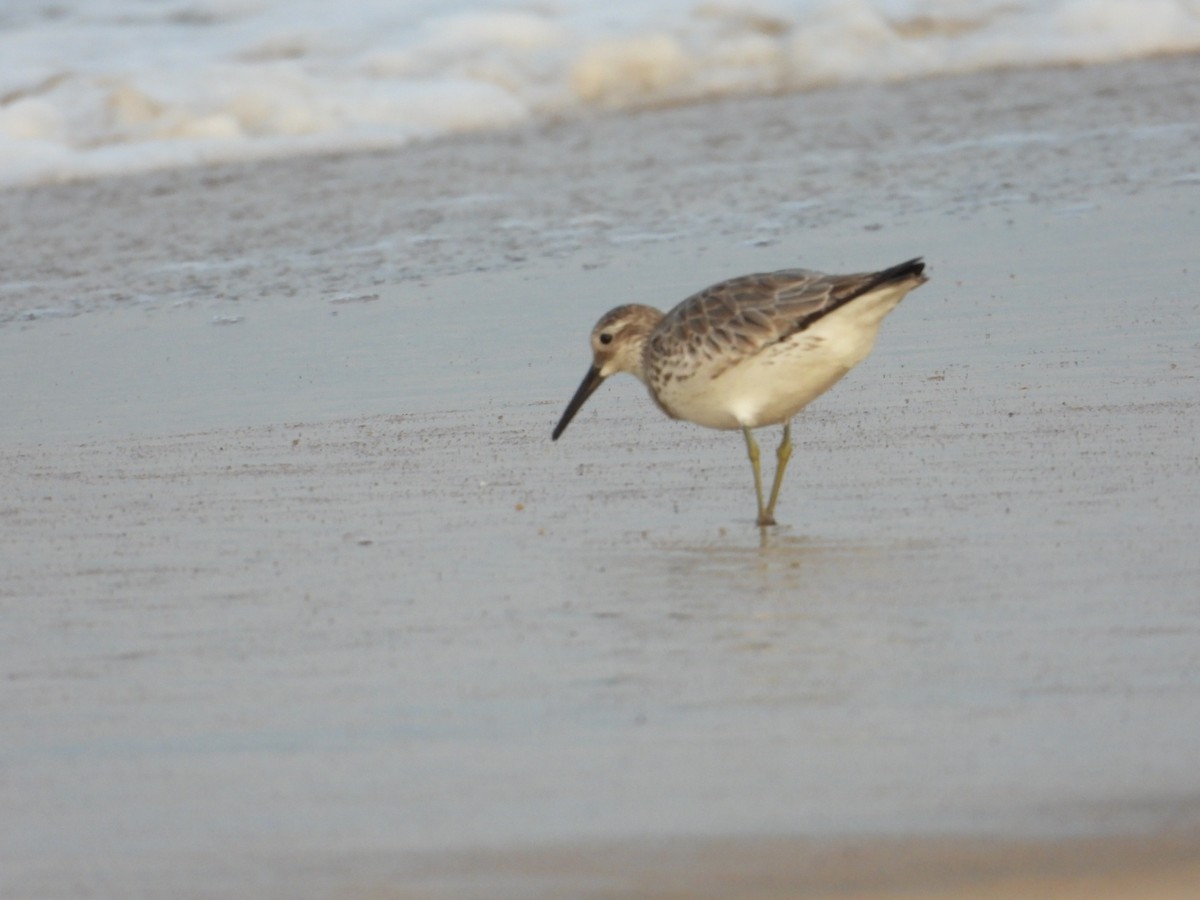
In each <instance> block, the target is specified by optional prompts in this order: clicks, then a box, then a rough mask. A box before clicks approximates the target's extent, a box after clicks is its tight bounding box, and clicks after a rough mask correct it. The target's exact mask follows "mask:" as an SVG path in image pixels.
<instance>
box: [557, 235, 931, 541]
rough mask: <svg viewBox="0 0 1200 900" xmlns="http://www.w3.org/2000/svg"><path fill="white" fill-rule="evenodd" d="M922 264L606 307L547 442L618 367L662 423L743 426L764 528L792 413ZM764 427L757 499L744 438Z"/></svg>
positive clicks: (780, 279)
mask: <svg viewBox="0 0 1200 900" xmlns="http://www.w3.org/2000/svg"><path fill="white" fill-rule="evenodd" d="M924 270H925V263H924V262H922V261H921V259H920V257H918V258H916V259H910V260H909V261H908V262H903V263H900V264H899V265H897V266H892V267H891V268H890V269H883V270H882V271H879V272H864V273H859V274H854V275H826V274H824V273H823V272H814V271H811V270H809V269H784V270H782V271H779V272H764V273H761V274H757V275H743V276H741V277H739V278H732V279H730V280H728V281H722V282H720V283H718V284H714V285H713V286H712V287H709V288H705V289H704V290H702V291H700V292H699V293H698V294H693V295H692V296H690V297H688V298H687V299H686V300H684V301H683V302H682V303H680V304H679V305H678V306H676V307H675V308H674V309H672V310H671V311H670V312H668V313H666V314H664V313H662V312H661V311H659V310H657V309H654V308H653V307H650V306H640V305H636V304H631V305H626V306H618V307H616V308H615V309H612V310H609V311H608V312H606V313H605V314H604V315H603V316H601V318H600V321H599V322H597V323H596V327H595V328H593V329H592V365H591V368H589V369H588V372H587V374H586V375H585V376H584V377H583V381H582V383H580V385H579V389H578V390H577V391H575V396H573V397H572V398H571V402H570V403H568V404H567V408H566V409H565V410H564V411H563V414H562V418H561V419H559V422H558V425H557V426H556V427H555V429H554V433H553V435H552V440H556V441H557V440H558V438H559V436H561V435H562V433H563V431H564V430H565V429H566V427H567V425H569V424H570V423H571V419H572V418H574V416H575V414H576V413H577V412H579V409H580V407H582V406H583V404H584V403H585V402H586V401H587V399H588V397H590V396H591V395H592V394H593V393H594V392H595V390H596V388H598V387H599V386H600V385H601V383H603V381H604V380H605V379H606V378H608V377H609V376H610V375H616V374H617V373H618V372H628V373H630V374H631V375H635V376H637V378H638V379H639V380H641V382H642V383H643V384H645V385H646V387H647V388H648V389H649V391H650V396H651V397H653V398H654V402H655V403H657V404H658V406H659V408H660V409H661V410H662V411H663V412H665V413H666V414H667V415H668V416H670V417H671V418H673V419H684V420H686V421H688V422H695V423H696V424H697V425H703V426H705V427H706V428H722V429H729V430H732V429H736V428H740V429H741V430H742V435H743V436H744V437H745V439H746V452H747V453H748V454H749V456H750V465H751V467H752V468H753V469H754V493H755V497H756V499H757V500H758V524H759V525H760V526H767V525H774V524H775V502H776V501H777V500H778V499H779V488H780V485H782V484H783V474H784V472H785V471H786V470H787V464H788V460H789V459H791V456H792V417H793V416H795V415H796V413H798V412H799V411H800V410H802V409H803V408H804V407H805V406H807V405H808V404H809V403H811V402H812V401H813V400H814V399H816V398H817V397H819V396H820V395H821V394H823V393H825V391H827V390H829V389H830V388H831V387H833V385H834V384H836V383H837V381H838V380H839V379H840V378H841V377H842V376H843V375H845V374H846V373H847V372H849V371H850V370H851V369H852V368H854V366H856V365H857V364H858V363H860V362H862V361H863V359H865V358H866V356H867V354H868V353H870V352H871V347H872V346H873V345H874V344H875V336H876V334H878V332H879V325H880V323H881V322H882V321H883V318H884V316H886V315H887V314H888V313H890V312H891V311H892V310H893V309H895V308H896V305H897V304H898V303H899V302H900V301H901V300H902V299H904V296H905V294H907V293H908V292H909V291H911V290H913V288H916V287H919V286H920V285H922V284H924V283H925V282H926V281H928V279H927V278H926V277H925V275H924V274H923V273H924ZM764 425H783V439H782V440H781V441H780V444H779V449H778V450H777V451H776V459H777V464H776V467H775V478H774V481H773V483H772V485H771V494H770V499H769V500H768V501H767V503H766V504H764V503H763V488H762V472H761V470H760V468H759V456H760V454H759V449H758V442H757V441H755V439H754V434H753V429H755V428H759V427H762V426H764Z"/></svg>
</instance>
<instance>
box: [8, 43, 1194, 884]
mask: <svg viewBox="0 0 1200 900" xmlns="http://www.w3.org/2000/svg"><path fill="white" fill-rule="evenodd" d="M1198 64H1200V60H1198V59H1197V58H1196V57H1194V56H1192V57H1167V58H1162V59H1152V60H1148V61H1141V62H1133V63H1124V64H1113V65H1104V66H1089V67H1072V68H1055V69H1040V70H1026V71H1011V72H1000V73H992V74H977V75H965V76H955V77H946V78H939V79H927V80H922V81H915V82H909V83H899V84H892V85H878V86H866V87H836V88H830V89H828V90H821V91H813V92H810V93H801V94H783V95H780V96H771V97H752V98H742V99H736V98H735V99H725V100H721V101H717V102H712V103H700V104H694V105H687V106H682V107H675V108H668V109H657V110H654V109H652V110H646V111H644V112H640V113H637V114H634V115H628V114H626V115H621V116H611V117H599V118H584V117H580V118H572V117H566V118H564V119H562V120H561V121H557V122H554V123H551V124H541V125H529V126H524V127H521V128H518V129H514V130H509V131H499V132H495V133H490V134H482V135H473V136H464V137H455V138H448V139H444V140H439V141H432V142H428V143H424V144H414V145H410V146H408V147H405V148H401V149H398V150H390V151H387V152H376V153H365V154H353V155H342V156H308V157H296V158H291V159H284V160H278V161H272V162H260V163H247V164H239V165H230V166H224V167H212V168H194V169H177V170H170V171H163V172H157V173H149V174H143V175H137V176H131V177H121V178H109V179H101V180H95V181H81V182H78V183H71V184H61V185H48V186H40V187H28V188H11V189H7V190H4V191H3V192H0V238H2V239H0V273H3V274H2V276H0V323H2V324H0V380H2V381H3V383H4V384H5V385H6V386H7V390H6V391H5V398H4V400H3V403H2V406H0V410H2V416H0V418H2V420H3V424H2V425H0V460H2V463H0V534H2V535H3V548H4V549H3V568H4V578H3V579H2V580H0V610H2V611H3V616H4V620H5V628H4V629H3V630H0V659H3V679H4V685H5V689H4V692H3V700H2V701H0V760H2V762H3V765H2V766H0V773H2V774H0V794H2V796H3V803H2V804H0V805H2V806H3V809H4V813H3V814H2V815H0V897H3V898H6V900H7V898H13V900H17V898H46V900H49V898H77V897H123V898H139V897H146V898H149V897H172V898H179V897H195V898H216V897H234V896H253V897H258V898H338V900H348V898H355V900H359V898H361V900H366V898H371V900H383V898H400V897H466V896H488V897H496V896H499V897H506V896H511V897H540V896H546V897H550V896H554V897H568V896H569V897H633V896H638V897H641V896H656V897H686V896H699V897H709V896H712V897H717V896H745V897H752V896H761V897H798V896H806V897H827V896H829V897H832V896H836V897H876V896H898V895H903V896H905V897H931V898H932V897H937V898H941V897H997V898H998V897H1033V896H1047V897H1049V896H1054V897H1072V896H1079V897H1084V896H1087V897H1111V898H1118V897H1120V898H1132V897H1143V896H1154V897H1166V898H1172V897H1180V898H1182V897H1191V896H1195V894H1196V886H1197V885H1198V884H1200V868H1198V867H1197V863H1196V860H1197V859H1200V766H1198V765H1197V760H1198V759H1200V725H1198V724H1197V716H1196V710H1197V709H1198V708H1200V557H1198V556H1197V554H1196V546H1197V541H1198V539H1200V513H1198V512H1197V510H1200V441H1198V438H1197V434H1198V432H1197V427H1196V422H1197V413H1198V412H1200V389H1198V388H1200V343H1198V340H1200V338H1198V335H1200V299H1198V298H1200V282H1198V276H1200V261H1198V260H1197V250H1196V248H1197V246H1200V245H1198V243H1197V236H1198V235H1200V154H1198V151H1197V149H1196V148H1197V147H1200V125H1198V124H1197V116H1196V110H1197V109H1200V82H1198V81H1197V79H1196V78H1195V72H1196V67H1197V65H1198ZM916 255H923V256H924V257H925V259H926V261H927V263H928V265H929V274H930V275H931V281H930V283H929V284H928V285H926V286H924V287H922V288H921V289H920V290H918V291H916V292H914V293H913V294H912V295H910V296H909V297H908V298H907V299H906V300H905V301H904V303H903V305H902V306H901V307H900V308H899V309H898V310H897V311H896V312H895V313H894V314H893V315H892V316H891V317H890V318H889V320H888V321H887V322H886V323H885V326H884V328H883V331H882V333H881V336H880V339H879V342H878V345H877V347H876V349H875V351H874V353H873V355H872V356H871V357H870V358H869V359H868V360H867V361H866V362H865V363H863V364H862V365H861V366H860V367H859V368H858V369H856V370H855V371H854V372H853V373H852V374H851V375H850V376H849V377H848V378H847V379H846V380H845V381H844V382H843V383H841V384H840V385H838V386H837V387H836V388H835V389H834V390H833V391H831V392H830V393H829V394H828V395H826V396H825V397H823V398H821V399H820V400H818V401H817V402H816V403H814V404H813V405H812V407H810V408H809V409H808V410H806V411H805V413H803V414H802V416H801V417H800V418H799V419H798V420H797V421H796V424H795V428H794V432H795V434H794V437H795V440H796V445H797V446H796V455H795V457H794V459H793V463H792V465H793V467H794V468H793V469H792V471H791V472H790V474H789V477H788V482H787V483H786V485H785V488H784V492H783V496H782V499H781V501H780V507H779V510H778V515H779V519H780V522H781V524H780V526H779V527H777V528H775V529H770V530H767V531H762V530H760V529H758V528H756V527H755V526H754V524H753V518H754V501H753V492H752V486H751V483H750V474H749V467H748V465H747V464H746V461H745V451H744V447H743V445H742V442H741V440H740V438H739V436H738V435H737V434H736V433H722V432H715V431H706V430H703V429H700V428H697V427H695V426H691V425H687V424H682V423H677V422H671V421H669V420H667V419H666V418H665V417H664V416H662V414H661V413H660V412H659V411H658V410H657V409H656V408H655V407H654V405H653V403H652V402H651V401H650V400H649V399H648V398H647V397H646V396H645V391H644V389H643V388H642V387H641V386H640V385H639V384H637V383H636V382H635V381H634V380H633V379H631V378H626V379H614V380H613V381H612V382H611V383H610V384H608V385H606V386H605V387H604V388H603V389H602V390H601V392H599V393H598V394H597V395H596V396H595V397H594V398H593V399H592V400H591V401H590V402H589V404H588V406H587V407H586V408H585V409H584V411H583V412H582V413H581V414H580V416H579V417H578V419H577V420H576V421H575V422H574V423H573V424H572V426H571V428H570V430H569V431H568V432H567V433H566V434H565V435H564V437H563V438H562V439H561V440H559V441H558V442H555V443H552V442H551V441H550V431H551V429H552V428H553V426H554V424H555V422H556V421H557V419H558V416H559V414H560V413H561V411H562V409H563V406H564V405H565V403H566V401H567V399H568V398H569V397H570V394H571V392H572V391H573V390H574V388H575V386H576V384H577V383H578V381H579V378H580V376H582V374H583V372H584V369H585V368H586V366H587V364H588V362H589V356H588V344H587V336H588V332H589V330H590V328H591V326H592V324H593V323H594V321H595V319H596V318H597V317H598V316H599V315H600V314H601V313H602V312H603V311H605V310H606V309H608V308H609V307H611V306H614V305H616V304H617V303H622V302H640V303H649V304H652V305H657V306H660V307H668V306H670V305H673V304H674V303H675V302H677V301H678V300H680V299H682V298H683V297H684V296H686V295H688V294H689V293H691V292H692V291H694V290H697V289H699V288H701V287H704V286H705V285H707V284H709V283H711V282H714V281H717V280H719V279H721V278H724V277H728V276H731V275H735V274H740V273H743V272H750V271H764V270H771V269H778V268H785V267H792V266H806V267H813V268H819V269H824V270H828V271H856V270H862V269H870V268H881V267H883V266H886V265H889V264H893V263H897V262H900V261H901V260H904V259H907V258H909V257H912V256H916ZM775 440H776V437H775V435H774V434H767V433H764V435H763V443H764V447H767V446H772V445H773V443H774V441H775Z"/></svg>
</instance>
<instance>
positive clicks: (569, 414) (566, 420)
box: [550, 366, 604, 441]
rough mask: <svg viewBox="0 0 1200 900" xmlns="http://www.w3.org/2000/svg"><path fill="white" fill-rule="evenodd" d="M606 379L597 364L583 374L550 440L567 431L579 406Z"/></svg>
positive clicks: (556, 438) (555, 439) (554, 439)
mask: <svg viewBox="0 0 1200 900" xmlns="http://www.w3.org/2000/svg"><path fill="white" fill-rule="evenodd" d="M603 381H604V376H603V375H601V374H600V370H599V369H597V368H596V367H595V366H592V367H591V368H590V369H588V373H587V374H586V375H584V376H583V381H581V382H580V383H579V390H577V391H576V392H575V396H574V397H572V398H571V402H570V403H568V404H567V408H566V409H565V410H563V414H562V418H561V419H559V420H558V425H556V426H555V428H554V434H552V435H551V436H550V440H552V441H557V440H558V436H559V435H560V434H562V433H563V432H564V431H566V429H567V426H568V425H570V424H571V420H572V419H573V418H575V413H577V412H579V408H580V407H581V406H583V404H584V403H586V402H587V398H588V397H590V396H592V394H594V393H595V392H596V388H598V387H600V385H601V384H602V383H603Z"/></svg>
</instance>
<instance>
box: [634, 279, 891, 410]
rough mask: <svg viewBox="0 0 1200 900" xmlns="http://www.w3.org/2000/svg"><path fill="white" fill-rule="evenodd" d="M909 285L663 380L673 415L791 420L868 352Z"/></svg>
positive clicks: (661, 396) (663, 395)
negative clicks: (737, 356)
mask: <svg viewBox="0 0 1200 900" xmlns="http://www.w3.org/2000/svg"><path fill="white" fill-rule="evenodd" d="M907 292H908V288H907V286H906V287H905V288H904V289H902V290H888V291H879V292H876V293H874V294H869V295H867V296H864V297H860V298H859V299H857V300H855V301H853V302H851V303H848V304H846V305H845V306H843V307H841V308H840V309H837V310H835V311H834V312H832V313H830V314H829V315H827V316H825V317H824V318H822V319H819V320H818V321H817V322H814V323H813V324H812V325H811V326H810V327H809V328H808V329H806V330H805V331H802V332H800V333H799V334H796V335H793V336H792V337H791V338H789V339H787V340H785V341H782V342H780V343H777V344H772V345H771V346H769V347H767V348H765V349H763V350H761V351H759V352H758V353H756V354H754V355H752V356H748V357H746V358H745V359H742V360H741V361H740V362H736V363H735V364H733V365H729V364H728V363H729V360H720V359H716V360H713V361H711V362H710V363H707V364H706V365H705V366H702V367H700V369H699V370H698V371H696V372H695V373H694V374H693V375H692V376H691V377H688V378H685V379H673V380H671V381H669V382H668V383H666V384H664V385H662V386H661V388H660V389H659V391H658V394H657V396H656V397H655V399H656V400H657V402H658V404H659V405H660V406H661V407H662V408H663V410H664V411H666V412H667V414H668V415H671V416H674V417H675V418H677V419H686V420H687V421H689V422H695V423H696V424H697V425H703V426H705V427H707V428H728V429H732V428H741V427H743V426H749V427H750V428H757V427H759V426H761V425H776V424H780V423H782V422H786V421H788V420H789V419H791V418H792V417H793V416H794V415H796V413H798V412H799V411H800V410H802V409H803V408H804V407H805V406H807V405H808V404H809V403H811V402H812V401H813V400H815V399H816V398H817V397H819V396H821V394H823V393H825V391H827V390H829V388H831V387H833V385H834V384H836V383H837V382H838V380H839V379H840V378H841V377H842V376H843V375H845V374H846V373H847V372H849V371H850V370H851V369H852V368H854V367H855V366H856V365H858V363H860V362H862V360H863V359H864V358H866V356H867V354H868V353H870V352H871V348H872V347H873V346H874V344H875V336H876V335H877V334H878V333H879V325H880V323H881V322H882V321H883V317H884V316H886V315H887V314H888V313H889V312H891V311H892V310H893V309H894V308H895V307H896V304H897V303H899V302H900V299H901V298H902V297H903V296H904V295H905V294H906V293H907Z"/></svg>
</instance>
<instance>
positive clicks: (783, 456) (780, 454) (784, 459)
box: [759, 419, 792, 525]
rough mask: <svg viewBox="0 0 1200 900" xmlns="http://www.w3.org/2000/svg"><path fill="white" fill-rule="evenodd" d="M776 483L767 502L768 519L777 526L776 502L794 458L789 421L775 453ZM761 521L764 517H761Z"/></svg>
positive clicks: (772, 485) (784, 426) (773, 484)
mask: <svg viewBox="0 0 1200 900" xmlns="http://www.w3.org/2000/svg"><path fill="white" fill-rule="evenodd" d="M775 458H776V459H777V460H778V462H777V463H776V464H775V481H774V482H773V483H772V484H771V499H770V500H769V501H768V502H767V518H768V519H770V520H771V524H772V525H774V524H775V501H776V500H778V499H779V488H780V486H781V485H782V484H783V473H784V472H786V471H787V464H788V460H789V459H791V458H792V423H791V420H790V419H789V420H788V421H787V422H785V423H784V424H783V440H781V441H780V442H779V449H778V450H776V451H775ZM759 518H760V519H761V518H762V516H759Z"/></svg>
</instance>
